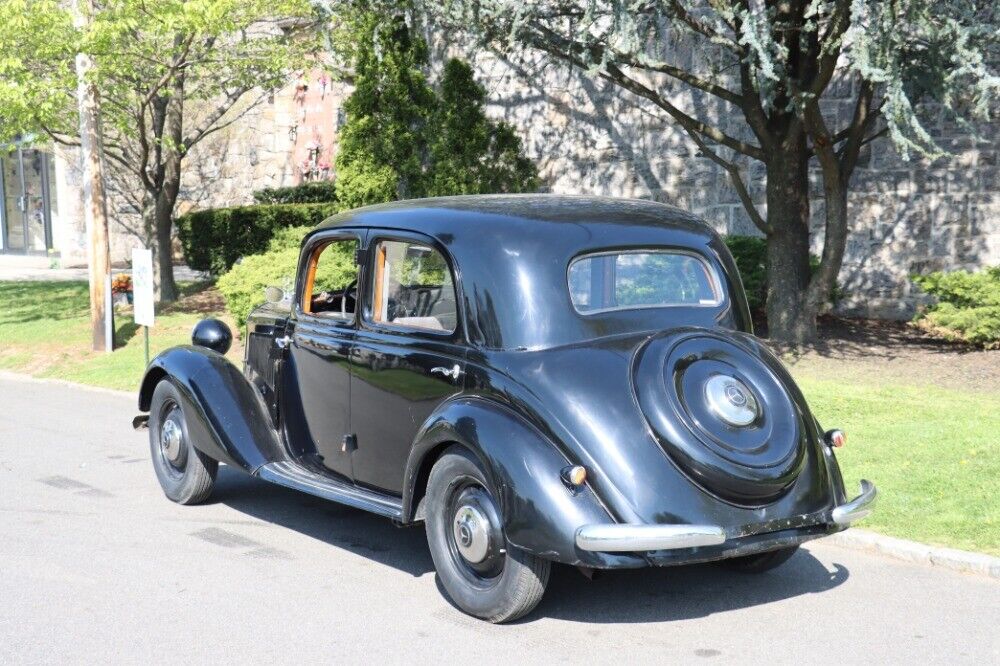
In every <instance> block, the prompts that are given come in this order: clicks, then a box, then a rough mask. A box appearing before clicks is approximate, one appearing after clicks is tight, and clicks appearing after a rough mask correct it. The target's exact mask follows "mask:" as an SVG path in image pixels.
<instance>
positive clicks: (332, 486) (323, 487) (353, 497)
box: [256, 461, 403, 521]
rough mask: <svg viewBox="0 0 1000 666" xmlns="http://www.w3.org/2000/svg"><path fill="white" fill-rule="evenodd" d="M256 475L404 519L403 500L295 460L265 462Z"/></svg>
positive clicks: (367, 509)
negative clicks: (307, 466)
mask: <svg viewBox="0 0 1000 666" xmlns="http://www.w3.org/2000/svg"><path fill="white" fill-rule="evenodd" d="M256 475H257V476H259V477H260V478H262V479H264V480H265V481H270V482H271V483H276V484H278V485H279V486H285V487H287V488H292V489H294V490H299V491H302V492H304V493H309V494H310V495H315V496H316V497H322V498H323V499H325V500H330V501H332V502H339V503H340V504H346V505H347V506H353V507H354V508H356V509H364V510H365V511H371V512H372V513H377V514H379V515H382V516H386V517H387V518H392V519H394V520H398V521H402V519H403V503H402V501H401V500H398V499H396V498H395V497H392V496H389V495H383V494H382V493H377V492H375V491H373V490H366V489H365V488H359V487H358V486H355V485H353V484H349V483H344V482H342V481H335V480H333V479H330V478H328V477H325V476H322V475H320V474H317V473H316V472H313V471H311V470H309V469H307V468H305V467H303V466H302V465H299V464H297V463H294V462H287V461H282V462H273V463H268V464H266V465H262V466H261V467H260V468H259V469H258V470H257V474H256Z"/></svg>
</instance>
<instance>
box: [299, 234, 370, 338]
mask: <svg viewBox="0 0 1000 666" xmlns="http://www.w3.org/2000/svg"><path fill="white" fill-rule="evenodd" d="M365 236H366V233H365V230H364V229H336V230H334V231H331V232H326V233H319V234H316V235H315V236H312V237H310V238H308V239H307V240H306V242H305V243H304V245H303V248H302V252H301V254H300V257H299V269H298V277H297V278H296V282H295V298H294V301H295V303H294V312H295V315H296V317H297V318H298V319H301V320H306V321H309V322H313V323H326V324H333V325H337V326H339V327H350V328H356V326H357V322H358V314H359V312H360V310H361V308H360V306H359V305H358V304H355V308H354V312H353V313H351V316H348V317H341V316H340V315H338V314H332V315H331V314H315V313H313V312H308V311H306V309H305V307H304V304H305V294H306V289H307V287H308V288H310V290H311V288H312V286H313V284H314V283H313V281H312V280H315V277H316V273H315V271H316V268H317V267H318V265H319V257H321V256H322V254H323V252H324V251H326V248H327V246H328V245H330V244H332V243H336V242H338V241H350V240H353V241H354V242H355V244H356V246H357V247H356V250H361V249H362V248H363V247H364V243H365ZM313 259H316V261H315V263H314V262H313ZM362 269H363V266H362V265H361V264H360V263H359V264H357V271H358V272H357V278H356V279H357V281H358V284H357V289H358V290H359V293H360V290H361V289H362V287H363V284H364V281H365V280H364V271H363V270H362ZM310 278H312V280H311V279H310ZM310 297H311V294H310Z"/></svg>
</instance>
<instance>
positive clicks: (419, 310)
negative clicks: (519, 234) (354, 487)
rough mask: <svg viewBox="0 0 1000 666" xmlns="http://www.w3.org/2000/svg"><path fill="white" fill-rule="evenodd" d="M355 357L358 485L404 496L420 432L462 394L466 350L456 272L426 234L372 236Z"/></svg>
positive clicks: (353, 389) (353, 390) (353, 403)
mask: <svg viewBox="0 0 1000 666" xmlns="http://www.w3.org/2000/svg"><path fill="white" fill-rule="evenodd" d="M368 247H369V250H368V252H366V256H367V259H366V262H367V268H366V275H368V276H371V279H367V278H366V280H365V284H364V285H363V289H362V294H363V295H362V312H363V314H362V318H361V323H360V325H359V327H358V330H357V333H356V335H355V338H354V350H353V352H352V357H351V358H352V364H351V368H352V373H353V380H352V384H351V427H352V429H353V431H354V433H355V434H356V438H357V439H356V444H357V450H356V451H355V452H354V461H353V469H354V479H355V481H356V482H357V483H359V484H362V485H366V486H370V487H373V488H377V489H379V490H383V491H386V492H390V493H395V494H399V493H401V492H402V488H403V474H404V470H405V467H406V461H407V458H408V456H409V453H410V447H411V446H412V444H413V439H414V437H415V436H416V434H417V431H418V430H419V429H420V427H421V426H422V425H423V423H424V421H426V420H427V417H428V416H430V414H431V413H432V412H433V411H434V409H435V408H437V406H438V405H439V404H441V402H442V401H444V400H445V399H447V398H448V397H450V396H453V395H455V394H456V393H459V392H461V391H462V387H463V380H464V377H465V374H464V371H465V348H466V346H465V344H464V339H465V338H464V331H463V328H462V326H461V319H460V317H459V316H458V305H457V304H458V302H459V301H458V299H457V297H456V288H455V282H454V279H453V271H452V267H451V266H450V265H449V262H448V261H447V260H446V255H445V253H444V252H443V250H442V249H440V248H438V247H436V246H435V245H434V244H433V243H431V242H430V240H429V239H427V238H425V237H423V236H419V235H416V234H414V235H407V234H400V233H399V232H391V234H390V232H386V235H380V234H379V233H377V232H375V231H372V232H370V240H369V246H368Z"/></svg>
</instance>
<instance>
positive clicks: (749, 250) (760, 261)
mask: <svg viewBox="0 0 1000 666" xmlns="http://www.w3.org/2000/svg"><path fill="white" fill-rule="evenodd" d="M725 241H726V246H728V247H729V251H730V252H732V253H733V259H735V260H736V267H737V268H739V269H740V277H741V278H742V279H743V289H744V290H745V291H746V292H747V301H749V303H750V309H751V310H752V311H754V312H759V311H761V310H763V309H764V306H765V305H766V304H767V241H765V240H764V239H763V238H758V237H757V236H726V238H725Z"/></svg>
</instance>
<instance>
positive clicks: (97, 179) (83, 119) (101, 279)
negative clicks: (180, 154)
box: [73, 0, 115, 352]
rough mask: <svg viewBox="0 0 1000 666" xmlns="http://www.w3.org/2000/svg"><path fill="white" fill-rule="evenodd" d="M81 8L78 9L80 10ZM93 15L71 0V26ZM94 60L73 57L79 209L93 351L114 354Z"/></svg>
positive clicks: (82, 25)
mask: <svg viewBox="0 0 1000 666" xmlns="http://www.w3.org/2000/svg"><path fill="white" fill-rule="evenodd" d="M81 5H82V7H81ZM93 13H94V0H73V25H74V26H75V27H76V29H77V30H79V31H81V32H82V31H84V30H86V29H87V26H88V25H89V23H90V16H91V15H92V14H93ZM93 69H94V59H93V58H92V57H91V56H90V54H88V53H77V54H76V78H77V89H76V90H77V103H78V104H79V108H80V152H81V153H82V157H83V210H84V219H85V220H86V222H87V237H88V240H89V242H88V244H87V263H88V265H89V267H90V323H91V327H92V329H93V348H94V350H95V351H102V350H103V351H108V352H110V351H114V348H115V336H114V330H115V327H114V310H113V308H112V306H111V250H110V248H109V246H108V210H107V205H106V203H105V191H104V166H103V163H102V161H101V134H100V129H101V102H100V98H99V97H98V92H97V84H95V83H94V82H93V81H88V76H89V75H90V72H91V71H92V70H93Z"/></svg>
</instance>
